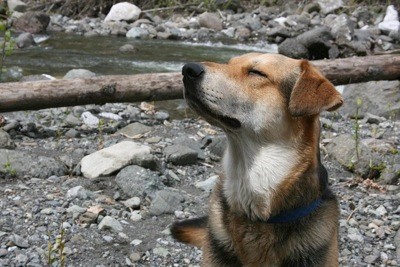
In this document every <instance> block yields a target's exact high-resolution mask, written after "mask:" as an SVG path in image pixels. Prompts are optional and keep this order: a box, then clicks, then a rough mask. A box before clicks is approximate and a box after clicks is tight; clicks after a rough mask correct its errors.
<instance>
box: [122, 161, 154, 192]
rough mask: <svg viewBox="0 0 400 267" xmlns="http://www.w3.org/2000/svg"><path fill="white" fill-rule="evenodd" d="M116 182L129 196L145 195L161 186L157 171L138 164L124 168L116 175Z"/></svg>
mask: <svg viewBox="0 0 400 267" xmlns="http://www.w3.org/2000/svg"><path fill="white" fill-rule="evenodd" d="M115 182H116V183H117V185H118V187H119V188H120V189H121V190H122V191H123V192H124V193H125V194H126V195H128V196H129V197H144V196H146V195H149V194H151V193H153V191H154V190H155V189H157V188H159V187H161V185H159V184H158V183H159V176H158V174H157V173H156V172H153V171H150V170H147V169H145V168H142V167H140V166H136V165H130V166H127V167H125V168H123V169H122V170H121V171H120V172H119V173H118V174H117V176H116V177H115Z"/></svg>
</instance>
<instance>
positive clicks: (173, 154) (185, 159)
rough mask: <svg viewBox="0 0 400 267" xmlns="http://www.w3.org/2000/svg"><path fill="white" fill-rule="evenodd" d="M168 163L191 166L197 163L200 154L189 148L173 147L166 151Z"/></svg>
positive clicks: (167, 148) (182, 146)
mask: <svg viewBox="0 0 400 267" xmlns="http://www.w3.org/2000/svg"><path fill="white" fill-rule="evenodd" d="M164 154H165V158H166V159H167V161H169V162H171V163H173V164H175V165H190V164H195V163H196V162H197V156H198V152H197V151H196V150H194V149H192V148H190V147H188V146H184V145H172V146H168V147H166V148H165V149H164Z"/></svg>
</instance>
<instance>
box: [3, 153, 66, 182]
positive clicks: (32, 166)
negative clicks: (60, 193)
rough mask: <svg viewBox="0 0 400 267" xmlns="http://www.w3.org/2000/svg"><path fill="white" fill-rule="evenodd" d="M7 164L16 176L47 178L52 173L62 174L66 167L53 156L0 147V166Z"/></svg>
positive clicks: (64, 172)
mask: <svg viewBox="0 0 400 267" xmlns="http://www.w3.org/2000/svg"><path fill="white" fill-rule="evenodd" d="M5 165H9V166H10V169H12V170H14V171H15V173H16V175H17V176H22V175H30V176H33V177H39V178H48V177H50V176H52V175H57V176H62V175H65V174H66V172H67V168H66V167H65V166H64V164H63V163H61V162H60V161H59V160H57V159H56V158H54V157H46V156H41V155H37V154H33V153H31V152H25V151H24V152H23V151H16V150H7V149H0V166H5Z"/></svg>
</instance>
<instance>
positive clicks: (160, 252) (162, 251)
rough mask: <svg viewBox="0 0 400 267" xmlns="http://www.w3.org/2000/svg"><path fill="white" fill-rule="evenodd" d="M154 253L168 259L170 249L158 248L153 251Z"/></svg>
mask: <svg viewBox="0 0 400 267" xmlns="http://www.w3.org/2000/svg"><path fill="white" fill-rule="evenodd" d="M153 253H154V254H155V255H158V256H161V257H164V258H165V257H167V256H168V255H169V254H170V253H169V251H168V249H166V248H163V247H156V248H154V249H153Z"/></svg>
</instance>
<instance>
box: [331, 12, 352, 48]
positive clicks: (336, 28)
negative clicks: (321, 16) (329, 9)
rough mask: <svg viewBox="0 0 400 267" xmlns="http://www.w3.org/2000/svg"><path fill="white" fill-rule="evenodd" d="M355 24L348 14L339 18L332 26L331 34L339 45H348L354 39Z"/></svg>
mask: <svg viewBox="0 0 400 267" xmlns="http://www.w3.org/2000/svg"><path fill="white" fill-rule="evenodd" d="M354 27H355V25H354V23H353V21H351V20H350V18H349V16H347V15H346V14H341V15H339V16H337V17H336V18H335V19H334V20H333V21H332V24H331V32H332V35H333V37H335V39H336V42H337V43H339V44H344V43H347V42H348V41H351V40H352V39H353V33H354Z"/></svg>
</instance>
